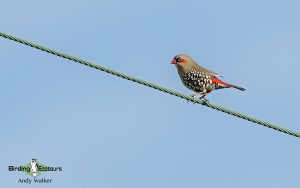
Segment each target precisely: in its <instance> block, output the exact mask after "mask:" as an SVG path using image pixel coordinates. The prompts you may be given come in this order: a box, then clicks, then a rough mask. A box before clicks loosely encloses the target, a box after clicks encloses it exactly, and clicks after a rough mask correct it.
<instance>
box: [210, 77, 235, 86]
mask: <svg viewBox="0 0 300 188" xmlns="http://www.w3.org/2000/svg"><path fill="white" fill-rule="evenodd" d="M211 81H212V82H214V83H218V84H222V85H226V86H231V84H228V83H226V82H223V81H222V80H219V79H218V78H212V79H211Z"/></svg>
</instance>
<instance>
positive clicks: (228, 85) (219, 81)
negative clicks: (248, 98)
mask: <svg viewBox="0 0 300 188" xmlns="http://www.w3.org/2000/svg"><path fill="white" fill-rule="evenodd" d="M211 81H212V82H214V83H218V84H222V85H224V86H225V87H224V88H228V87H232V88H236V89H239V90H241V91H245V90H246V89H244V88H242V87H240V86H235V85H232V84H229V83H226V82H223V81H222V80H219V79H218V78H213V79H211Z"/></svg>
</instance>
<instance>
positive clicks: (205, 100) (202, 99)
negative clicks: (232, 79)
mask: <svg viewBox="0 0 300 188" xmlns="http://www.w3.org/2000/svg"><path fill="white" fill-rule="evenodd" d="M200 100H201V101H202V102H203V103H208V102H209V101H208V100H207V99H206V98H204V97H203V98H200Z"/></svg>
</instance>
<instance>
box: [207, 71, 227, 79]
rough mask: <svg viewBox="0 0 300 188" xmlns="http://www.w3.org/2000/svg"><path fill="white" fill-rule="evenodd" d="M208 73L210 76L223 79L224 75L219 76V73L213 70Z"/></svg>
mask: <svg viewBox="0 0 300 188" xmlns="http://www.w3.org/2000/svg"><path fill="white" fill-rule="evenodd" d="M207 73H208V74H210V75H211V76H216V77H223V76H222V75H220V74H218V73H215V72H213V71H211V70H207Z"/></svg>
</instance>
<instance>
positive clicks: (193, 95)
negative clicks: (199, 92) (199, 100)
mask: <svg viewBox="0 0 300 188" xmlns="http://www.w3.org/2000/svg"><path fill="white" fill-rule="evenodd" d="M195 96H196V95H195V94H192V95H190V97H192V98H193V104H195V103H196V100H195ZM189 102H190V101H189V100H188V101H187V103H189Z"/></svg>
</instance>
